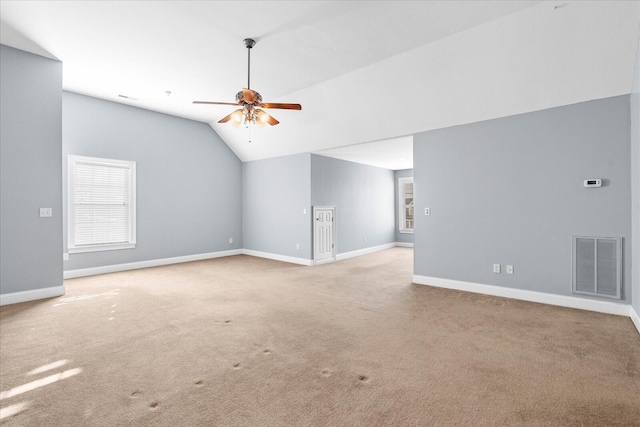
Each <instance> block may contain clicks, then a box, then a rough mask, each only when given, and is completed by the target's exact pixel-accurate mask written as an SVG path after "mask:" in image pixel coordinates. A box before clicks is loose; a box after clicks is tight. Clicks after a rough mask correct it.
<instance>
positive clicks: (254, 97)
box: [236, 90, 262, 105]
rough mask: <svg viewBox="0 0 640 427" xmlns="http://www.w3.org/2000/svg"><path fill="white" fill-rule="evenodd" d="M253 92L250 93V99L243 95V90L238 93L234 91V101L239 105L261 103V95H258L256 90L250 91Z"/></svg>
mask: <svg viewBox="0 0 640 427" xmlns="http://www.w3.org/2000/svg"><path fill="white" fill-rule="evenodd" d="M251 92H253V95H252V99H249V98H247V97H245V91H242V90H241V91H240V92H238V93H236V102H237V103H238V104H240V105H244V104H252V105H259V104H262V95H260V94H259V93H258V92H256V91H251Z"/></svg>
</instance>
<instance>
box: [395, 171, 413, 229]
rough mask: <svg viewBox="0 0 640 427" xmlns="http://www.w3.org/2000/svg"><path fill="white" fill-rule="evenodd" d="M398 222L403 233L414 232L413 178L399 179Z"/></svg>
mask: <svg viewBox="0 0 640 427" xmlns="http://www.w3.org/2000/svg"><path fill="white" fill-rule="evenodd" d="M398 203H399V206H398V208H399V213H400V215H399V216H398V223H399V226H400V232H401V233H413V178H411V177H408V178H400V179H398Z"/></svg>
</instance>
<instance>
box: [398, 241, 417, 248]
mask: <svg viewBox="0 0 640 427" xmlns="http://www.w3.org/2000/svg"><path fill="white" fill-rule="evenodd" d="M396 246H398V247H401V248H412V247H413V243H409V242H396Z"/></svg>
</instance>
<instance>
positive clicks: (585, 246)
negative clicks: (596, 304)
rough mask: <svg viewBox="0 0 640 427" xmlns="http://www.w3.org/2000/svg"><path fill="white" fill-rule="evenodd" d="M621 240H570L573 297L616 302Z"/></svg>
mask: <svg viewBox="0 0 640 427" xmlns="http://www.w3.org/2000/svg"><path fill="white" fill-rule="evenodd" d="M621 289H622V238H621V237H577V236H574V237H573V293H574V294H583V295H591V296H598V297H604V298H611V299H620V298H621V293H622V292H621Z"/></svg>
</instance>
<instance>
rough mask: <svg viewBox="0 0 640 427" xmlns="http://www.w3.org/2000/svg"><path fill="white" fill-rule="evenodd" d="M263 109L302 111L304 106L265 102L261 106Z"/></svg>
mask: <svg viewBox="0 0 640 427" xmlns="http://www.w3.org/2000/svg"><path fill="white" fill-rule="evenodd" d="M260 106H261V107H262V108H278V109H280V110H302V105H300V104H282V103H273V102H265V103H263V104H260Z"/></svg>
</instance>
